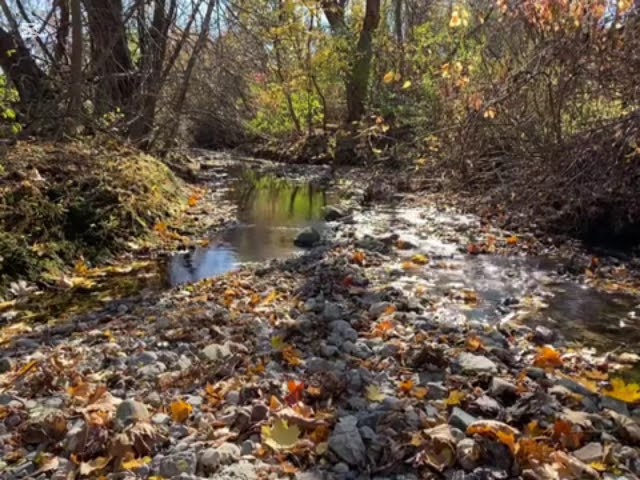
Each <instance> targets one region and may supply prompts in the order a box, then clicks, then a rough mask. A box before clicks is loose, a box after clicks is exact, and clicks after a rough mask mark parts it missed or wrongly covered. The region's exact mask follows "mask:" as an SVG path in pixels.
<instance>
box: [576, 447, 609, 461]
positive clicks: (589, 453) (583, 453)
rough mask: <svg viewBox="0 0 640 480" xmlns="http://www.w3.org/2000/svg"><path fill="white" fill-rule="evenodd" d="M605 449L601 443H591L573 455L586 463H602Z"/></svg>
mask: <svg viewBox="0 0 640 480" xmlns="http://www.w3.org/2000/svg"><path fill="white" fill-rule="evenodd" d="M603 454H604V449H603V448H602V444H601V443H596V442H591V443H587V444H586V445H585V446H584V447H582V448H580V449H578V450H575V451H574V452H573V453H572V455H573V456H574V457H576V458H577V459H578V460H580V461H582V462H584V463H591V462H601V461H602V456H603Z"/></svg>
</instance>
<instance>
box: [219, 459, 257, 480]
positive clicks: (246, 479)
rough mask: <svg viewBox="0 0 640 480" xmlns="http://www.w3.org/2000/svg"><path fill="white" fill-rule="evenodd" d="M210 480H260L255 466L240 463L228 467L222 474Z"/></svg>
mask: <svg viewBox="0 0 640 480" xmlns="http://www.w3.org/2000/svg"><path fill="white" fill-rule="evenodd" d="M210 478H213V479H214V480H258V472H257V469H256V467H255V466H254V465H253V464H251V463H249V462H247V461H240V462H236V463H234V464H232V465H227V466H226V467H224V468H223V469H222V470H221V471H220V473H218V474H217V475H214V476H213V477H210Z"/></svg>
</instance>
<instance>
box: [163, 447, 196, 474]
mask: <svg viewBox="0 0 640 480" xmlns="http://www.w3.org/2000/svg"><path fill="white" fill-rule="evenodd" d="M196 467H197V461H196V454H195V453H194V452H179V453H174V454H171V455H168V456H166V457H164V458H163V459H162V460H161V461H160V468H159V470H158V473H159V474H160V476H161V477H165V478H175V477H178V476H180V475H181V474H183V473H187V474H190V475H194V474H195V473H196Z"/></svg>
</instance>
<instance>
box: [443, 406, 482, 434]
mask: <svg viewBox="0 0 640 480" xmlns="http://www.w3.org/2000/svg"><path fill="white" fill-rule="evenodd" d="M477 420H478V419H477V418H476V417H474V416H473V415H469V414H468V413H467V412H465V411H464V410H462V409H461V408H458V407H454V408H453V410H451V415H449V425H451V426H452V427H456V428H459V429H460V430H462V431H463V432H466V431H467V428H469V425H471V424H472V423H473V422H475V421H477Z"/></svg>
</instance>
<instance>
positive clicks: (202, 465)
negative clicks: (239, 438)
mask: <svg viewBox="0 0 640 480" xmlns="http://www.w3.org/2000/svg"><path fill="white" fill-rule="evenodd" d="M239 458H240V447H238V446H237V445H236V444H234V443H223V444H222V445H220V446H219V447H215V448H207V449H205V450H203V451H202V452H201V453H200V458H199V460H198V469H199V470H201V471H202V472H204V473H205V474H206V473H212V472H215V471H216V470H217V469H218V468H220V467H221V466H222V465H230V464H232V463H234V462H235V461H236V460H238V459H239Z"/></svg>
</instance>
